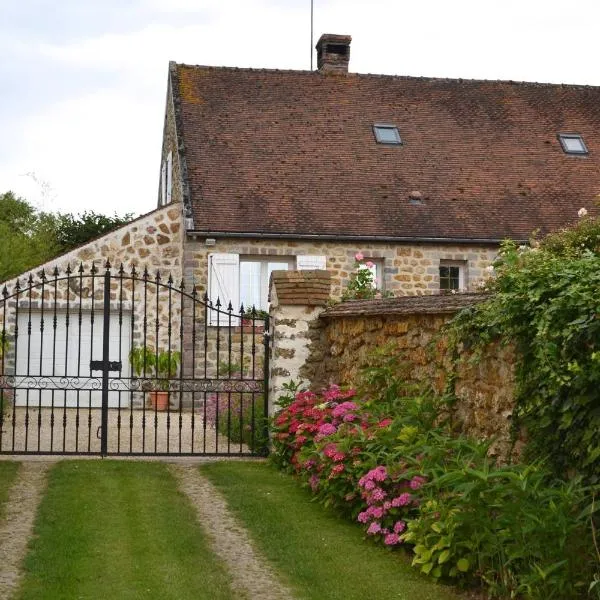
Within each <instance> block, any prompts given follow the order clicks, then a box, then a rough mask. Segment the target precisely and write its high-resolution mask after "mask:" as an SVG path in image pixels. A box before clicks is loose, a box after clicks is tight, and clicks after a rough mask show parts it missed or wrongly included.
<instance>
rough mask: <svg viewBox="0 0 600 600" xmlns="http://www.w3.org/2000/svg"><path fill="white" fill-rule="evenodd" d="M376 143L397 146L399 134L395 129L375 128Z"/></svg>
mask: <svg viewBox="0 0 600 600" xmlns="http://www.w3.org/2000/svg"><path fill="white" fill-rule="evenodd" d="M375 133H376V134H377V141H379V142H383V143H387V144H399V143H400V134H399V133H398V130H397V129H396V128H395V127H375Z"/></svg>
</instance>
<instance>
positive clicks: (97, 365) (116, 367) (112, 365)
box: [90, 360, 123, 371]
mask: <svg viewBox="0 0 600 600" xmlns="http://www.w3.org/2000/svg"><path fill="white" fill-rule="evenodd" d="M122 368H123V363H122V362H121V361H120V360H109V361H108V370H109V371H120V370H121V369H122ZM90 369H91V370H92V371H103V370H104V361H103V360H92V361H90Z"/></svg>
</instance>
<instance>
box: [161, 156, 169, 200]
mask: <svg viewBox="0 0 600 600" xmlns="http://www.w3.org/2000/svg"><path fill="white" fill-rule="evenodd" d="M166 203H167V163H166V161H164V160H163V164H162V167H161V169H160V204H161V205H163V204H166Z"/></svg>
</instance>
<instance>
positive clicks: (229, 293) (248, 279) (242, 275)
mask: <svg viewBox="0 0 600 600" xmlns="http://www.w3.org/2000/svg"><path fill="white" fill-rule="evenodd" d="M326 263H327V257H326V256H318V255H302V256H297V257H295V258H294V257H285V256H241V257H240V255H239V254H210V255H209V257H208V266H209V282H208V296H209V299H210V301H211V302H212V304H213V306H216V303H217V299H218V300H219V302H220V303H221V311H225V313H226V312H227V309H228V307H229V303H230V302H231V306H232V308H233V314H239V311H240V307H241V305H243V306H244V309H245V310H248V309H251V308H252V307H255V308H256V309H257V310H268V309H269V300H268V298H269V280H270V278H271V273H272V272H273V271H277V270H288V269H293V268H294V267H295V268H297V269H298V270H299V271H300V270H307V269H325V267H326ZM209 313H210V321H209V324H210V325H217V319H218V323H219V324H221V325H227V324H229V316H228V314H223V313H218V312H217V311H216V310H209ZM232 324H234V321H233V319H232ZM235 324H236V325H237V320H236V321H235Z"/></svg>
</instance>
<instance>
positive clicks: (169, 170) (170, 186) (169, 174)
mask: <svg viewBox="0 0 600 600" xmlns="http://www.w3.org/2000/svg"><path fill="white" fill-rule="evenodd" d="M166 197H167V204H170V203H171V199H172V197H173V152H169V154H168V155H167V196H166Z"/></svg>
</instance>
